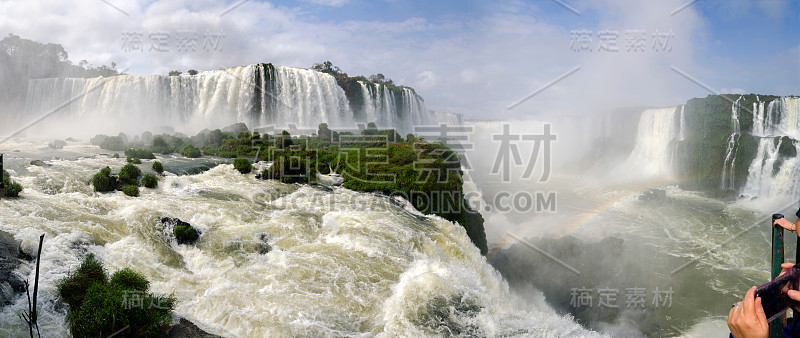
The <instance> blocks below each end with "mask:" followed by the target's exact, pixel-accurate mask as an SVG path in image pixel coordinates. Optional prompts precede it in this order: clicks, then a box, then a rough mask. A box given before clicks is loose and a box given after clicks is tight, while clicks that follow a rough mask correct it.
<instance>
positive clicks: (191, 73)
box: [186, 69, 198, 75]
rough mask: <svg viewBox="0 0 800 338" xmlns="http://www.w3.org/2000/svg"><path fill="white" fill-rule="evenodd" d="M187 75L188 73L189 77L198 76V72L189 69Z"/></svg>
mask: <svg viewBox="0 0 800 338" xmlns="http://www.w3.org/2000/svg"><path fill="white" fill-rule="evenodd" d="M186 73H188V74H189V75H197V73H198V71H197V70H195V69H189V70H188V71H187V72H186Z"/></svg>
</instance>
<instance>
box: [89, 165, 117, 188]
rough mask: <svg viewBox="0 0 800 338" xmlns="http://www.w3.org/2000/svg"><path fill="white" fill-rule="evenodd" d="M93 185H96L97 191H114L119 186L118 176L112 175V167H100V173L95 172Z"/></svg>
mask: <svg viewBox="0 0 800 338" xmlns="http://www.w3.org/2000/svg"><path fill="white" fill-rule="evenodd" d="M92 185H94V191H97V192H109V191H114V189H116V188H117V178H116V177H114V176H111V168H109V167H105V168H103V169H100V172H99V173H97V174H94V177H92Z"/></svg>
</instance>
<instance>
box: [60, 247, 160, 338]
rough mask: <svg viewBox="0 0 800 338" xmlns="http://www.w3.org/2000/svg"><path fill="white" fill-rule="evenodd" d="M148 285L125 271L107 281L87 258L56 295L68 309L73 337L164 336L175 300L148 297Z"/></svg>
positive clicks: (96, 264)
mask: <svg viewBox="0 0 800 338" xmlns="http://www.w3.org/2000/svg"><path fill="white" fill-rule="evenodd" d="M149 286H150V282H149V281H147V279H146V278H144V277H143V276H142V275H140V274H138V273H137V272H135V271H133V270H131V269H128V268H125V269H122V270H120V271H117V272H115V273H114V274H113V275H112V276H111V279H110V280H109V278H108V276H107V275H106V273H105V271H104V269H103V265H102V263H100V262H99V261H98V260H97V259H96V258H95V257H94V255H93V254H89V255H88V256H86V258H85V259H84V261H83V263H81V265H80V267H78V269H77V270H75V271H74V272H72V273H70V274H69V276H67V277H66V278H64V279H62V280H60V281H59V282H58V284H57V286H56V287H57V290H58V295H59V297H60V298H61V300H63V301H64V302H65V303H67V305H68V306H69V309H68V311H67V321H68V322H69V326H70V331H71V332H72V335H73V336H75V337H97V336H100V337H108V336H111V335H112V334H115V333H118V334H119V335H120V336H121V337H158V336H163V335H164V334H165V333H166V330H167V329H168V328H169V324H170V322H171V320H172V309H173V308H174V307H175V299H174V298H172V297H164V296H158V295H154V294H151V293H148V292H147V291H148V289H149Z"/></svg>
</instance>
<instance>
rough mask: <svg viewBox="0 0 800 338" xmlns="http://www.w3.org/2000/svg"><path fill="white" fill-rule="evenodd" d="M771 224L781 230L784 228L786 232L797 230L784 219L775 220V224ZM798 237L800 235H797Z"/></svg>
mask: <svg viewBox="0 0 800 338" xmlns="http://www.w3.org/2000/svg"><path fill="white" fill-rule="evenodd" d="M772 224H773V225H780V226H781V227H782V228H784V229H786V230H789V231H795V230H797V229H796V228H797V227H796V226H795V225H794V223H792V222H789V220H788V219H786V218H778V219H776V220H775V222H772ZM798 236H800V235H798Z"/></svg>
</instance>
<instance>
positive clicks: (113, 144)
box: [100, 136, 126, 151]
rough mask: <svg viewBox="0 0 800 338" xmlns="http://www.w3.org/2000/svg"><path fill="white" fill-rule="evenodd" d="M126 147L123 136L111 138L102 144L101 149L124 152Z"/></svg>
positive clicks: (104, 140)
mask: <svg viewBox="0 0 800 338" xmlns="http://www.w3.org/2000/svg"><path fill="white" fill-rule="evenodd" d="M125 146H126V145H125V140H124V139H123V138H122V136H109V137H106V138H105V139H103V140H102V141H101V142H100V148H102V149H106V150H112V151H123V150H125Z"/></svg>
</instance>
